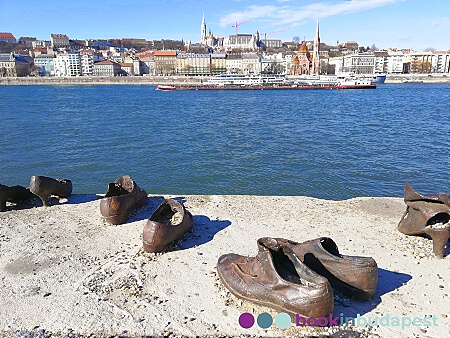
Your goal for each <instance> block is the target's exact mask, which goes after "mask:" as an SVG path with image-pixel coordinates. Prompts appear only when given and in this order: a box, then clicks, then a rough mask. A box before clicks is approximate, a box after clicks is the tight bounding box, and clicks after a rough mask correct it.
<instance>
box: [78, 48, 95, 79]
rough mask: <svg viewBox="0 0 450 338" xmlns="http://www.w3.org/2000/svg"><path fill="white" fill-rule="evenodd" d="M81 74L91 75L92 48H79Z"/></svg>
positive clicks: (92, 65)
mask: <svg viewBox="0 0 450 338" xmlns="http://www.w3.org/2000/svg"><path fill="white" fill-rule="evenodd" d="M80 65H81V75H82V76H91V75H92V74H93V73H94V51H93V50H92V49H82V50H80Z"/></svg>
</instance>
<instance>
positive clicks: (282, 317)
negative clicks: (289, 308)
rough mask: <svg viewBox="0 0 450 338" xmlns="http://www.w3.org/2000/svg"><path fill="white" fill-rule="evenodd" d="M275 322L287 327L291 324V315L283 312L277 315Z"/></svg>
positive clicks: (282, 327)
mask: <svg viewBox="0 0 450 338" xmlns="http://www.w3.org/2000/svg"><path fill="white" fill-rule="evenodd" d="M275 324H277V326H278V327H279V328H280V329H287V328H288V327H289V326H290V325H291V316H289V315H288V314H287V313H286V312H281V313H279V314H278V315H277V316H276V317H275Z"/></svg>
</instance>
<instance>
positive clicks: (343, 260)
mask: <svg viewBox="0 0 450 338" xmlns="http://www.w3.org/2000/svg"><path fill="white" fill-rule="evenodd" d="M276 240H277V241H279V242H280V243H281V244H282V245H285V246H287V247H289V248H290V249H291V250H292V251H293V252H294V253H295V254H296V255H297V256H298V257H299V258H300V260H301V261H302V262H303V263H304V264H305V265H307V266H308V267H309V268H310V269H312V270H314V271H315V272H316V273H318V274H320V275H322V276H324V277H326V278H327V279H328V280H329V282H330V283H331V285H332V287H333V288H334V289H335V290H337V291H339V292H340V293H341V294H343V295H344V296H346V297H349V298H353V299H357V300H367V299H369V298H371V297H372V296H373V295H374V294H375V291H376V288H377V282H378V267H377V263H376V262H375V260H374V259H373V258H371V257H358V256H345V255H341V254H340V253H339V250H338V247H337V245H336V243H335V242H334V241H333V240H332V239H331V238H328V237H320V238H317V239H314V240H311V241H307V242H304V243H296V242H293V241H289V240H286V239H281V238H277V239H276Z"/></svg>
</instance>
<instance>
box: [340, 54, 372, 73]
mask: <svg viewBox="0 0 450 338" xmlns="http://www.w3.org/2000/svg"><path fill="white" fill-rule="evenodd" d="M342 71H343V72H344V73H352V74H374V72H375V55H374V54H372V53H355V54H348V55H344V56H343V66H342Z"/></svg>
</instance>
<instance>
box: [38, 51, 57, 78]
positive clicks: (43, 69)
mask: <svg viewBox="0 0 450 338" xmlns="http://www.w3.org/2000/svg"><path fill="white" fill-rule="evenodd" d="M54 60H55V56H54V55H52V54H39V55H36V56H35V57H34V65H35V66H36V68H37V70H38V72H39V75H40V76H54V75H55V65H54Z"/></svg>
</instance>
